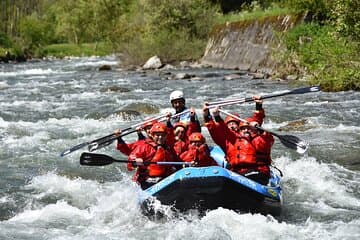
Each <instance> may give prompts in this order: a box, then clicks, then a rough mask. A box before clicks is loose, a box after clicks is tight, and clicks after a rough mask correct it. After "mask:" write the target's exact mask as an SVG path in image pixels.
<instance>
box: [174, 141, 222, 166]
mask: <svg viewBox="0 0 360 240" xmlns="http://www.w3.org/2000/svg"><path fill="white" fill-rule="evenodd" d="M180 158H181V159H182V160H183V161H184V162H195V164H196V166H197V167H207V166H216V165H217V163H216V162H215V160H214V159H213V158H212V157H211V156H210V151H209V148H208V146H207V145H206V144H203V145H201V146H200V147H197V146H193V145H189V147H188V150H187V151H185V152H184V153H182V154H181V155H180Z"/></svg>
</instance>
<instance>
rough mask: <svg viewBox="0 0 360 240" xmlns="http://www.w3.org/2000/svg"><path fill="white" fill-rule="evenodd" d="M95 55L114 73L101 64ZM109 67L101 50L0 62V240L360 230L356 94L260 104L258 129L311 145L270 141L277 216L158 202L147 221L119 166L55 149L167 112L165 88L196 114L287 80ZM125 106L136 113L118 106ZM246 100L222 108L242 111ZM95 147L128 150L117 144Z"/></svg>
mask: <svg viewBox="0 0 360 240" xmlns="http://www.w3.org/2000/svg"><path fill="white" fill-rule="evenodd" d="M104 64H107V65H110V66H112V70H111V71H99V70H98V68H99V66H101V65H104ZM117 64H118V62H117V60H116V58H115V57H111V56H109V57H104V58H97V57H93V58H71V59H64V60H49V61H36V62H35V61H34V62H27V63H20V64H2V65H0V102H1V105H0V142H1V145H0V172H1V175H0V176H1V177H0V239H4V240H5V239H23V240H25V239H36V240H40V239H56V240H60V239H61V240H67V239H69V240H70V239H71V240H74V239H81V240H86V239H91V240H93V239H101V240H105V239H190V238H191V239H221V240H223V239H242V240H246V239H289V240H290V239H291V240H294V239H316V240H328V239H339V240H340V239H341V240H344V239H349V240H350V239H354V240H355V239H360V157H359V156H360V120H359V119H360V93H359V92H353V91H348V92H338V93H325V92H316V93H308V94H302V95H288V96H283V97H277V98H271V99H267V100H265V101H264V108H265V111H266V119H265V122H264V125H263V127H264V128H265V129H269V130H271V131H274V132H277V133H279V134H291V135H296V136H298V137H300V138H302V139H304V140H306V141H308V142H309V144H310V147H309V150H308V152H307V153H306V154H305V155H299V154H298V153H296V152H295V151H293V150H291V149H288V148H286V147H284V146H283V145H282V144H281V143H280V141H279V140H276V142H275V145H274V147H273V152H272V157H273V162H274V165H275V166H277V167H278V168H279V169H281V170H282V172H283V173H284V177H283V179H282V187H283V190H284V192H283V198H284V203H283V212H282V214H281V216H280V217H277V218H274V217H272V216H270V215H268V216H264V215H261V214H250V213H242V214H240V213H236V212H234V211H230V210H227V209H222V208H219V209H216V210H213V211H209V212H207V213H206V214H205V216H199V215H198V214H197V213H196V212H193V213H187V214H181V215H180V216H175V215H174V214H173V213H172V212H171V211H166V210H167V208H166V207H164V206H159V207H162V208H164V210H165V211H166V212H167V217H166V218H165V219H162V220H151V219H148V218H146V217H144V216H143V215H142V213H141V211H140V207H139V204H138V195H139V191H140V190H139V188H138V187H137V186H136V185H135V184H134V183H133V182H132V181H131V176H132V174H133V173H132V172H127V170H126V167H125V166H124V165H123V164H115V163H114V164H112V165H108V166H104V167H88V166H80V164H79V156H80V154H81V152H82V150H79V151H76V152H73V153H72V154H69V155H67V156H65V157H60V153H61V152H62V151H64V150H65V149H67V148H70V147H72V146H74V145H76V144H79V143H82V142H85V141H89V140H93V139H95V138H98V137H101V136H105V135H108V134H110V133H112V132H113V131H114V130H115V129H116V128H127V127H129V126H130V125H133V124H135V123H138V122H140V121H142V120H143V119H144V118H145V117H148V116H156V115H159V113H164V112H166V111H171V110H172V108H171V107H170V104H169V101H168V97H169V94H170V92H171V91H173V90H175V89H181V90H183V91H184V92H185V94H186V99H187V105H188V106H193V107H195V108H196V111H197V112H198V115H199V118H200V120H201V121H202V116H201V107H202V105H203V103H204V102H205V101H216V100H222V99H226V98H242V97H249V96H252V95H262V94H269V93H273V92H275V91H280V90H286V89H292V88H294V87H293V86H289V85H288V84H287V83H284V82H275V81H269V80H264V79H257V80H255V79H251V77H250V76H249V75H247V74H246V73H241V77H240V78H238V79H233V80H224V76H227V75H229V74H232V73H234V71H230V70H220V69H211V68H207V69H177V70H168V72H171V73H173V74H174V73H188V74H192V75H195V76H197V77H196V78H193V79H192V80H166V77H167V76H169V75H167V74H166V73H161V74H160V73H159V72H148V73H144V72H137V71H125V70H119V69H116V66H117ZM143 105H144V106H146V107H145V110H143V109H142V108H141V106H143ZM134 106H135V110H136V111H138V112H140V113H141V114H140V115H136V114H132V113H133V112H131V111H127V112H126V113H125V114H117V113H118V112H119V111H121V110H124V109H127V110H133V108H134ZM139 106H140V107H139ZM254 106H255V104H253V103H245V104H240V105H234V106H230V107H227V108H226V110H229V111H231V112H238V113H240V114H241V116H242V117H247V116H250V115H252V111H253V110H254V108H255V107H254ZM149 109H150V110H151V111H150V110H149ZM203 133H204V134H205V136H206V137H207V141H208V142H209V143H210V144H211V142H212V141H211V139H210V137H209V135H208V132H207V131H206V129H205V128H203ZM125 140H126V141H129V142H131V141H134V140H136V134H133V135H128V136H126V137H125ZM83 150H84V151H85V150H86V149H83ZM98 152H100V153H104V154H108V155H111V156H113V157H116V158H117V159H125V156H123V155H121V154H120V153H119V152H117V151H116V150H115V144H113V145H110V146H108V147H106V148H104V149H101V150H99V151H98Z"/></svg>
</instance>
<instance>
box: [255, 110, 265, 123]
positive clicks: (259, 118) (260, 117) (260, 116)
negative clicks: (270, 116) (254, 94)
mask: <svg viewBox="0 0 360 240" xmlns="http://www.w3.org/2000/svg"><path fill="white" fill-rule="evenodd" d="M252 118H253V119H254V120H255V121H256V122H258V123H259V125H260V126H261V125H262V124H263V122H264V118H265V111H264V109H261V110H256V111H255V112H254V114H253V116H252Z"/></svg>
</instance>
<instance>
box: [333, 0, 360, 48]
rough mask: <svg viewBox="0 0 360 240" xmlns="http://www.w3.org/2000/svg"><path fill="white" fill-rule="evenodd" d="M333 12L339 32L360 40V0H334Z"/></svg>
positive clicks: (334, 23) (354, 39) (334, 22)
mask: <svg viewBox="0 0 360 240" xmlns="http://www.w3.org/2000/svg"><path fill="white" fill-rule="evenodd" d="M331 14H332V16H333V18H334V21H333V25H334V26H335V28H336V30H337V32H339V33H341V34H342V35H343V36H347V37H349V38H350V39H352V40H353V41H357V42H359V41H360V1H355V0H333V5H332V9H331Z"/></svg>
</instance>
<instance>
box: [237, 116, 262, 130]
mask: <svg viewBox="0 0 360 240" xmlns="http://www.w3.org/2000/svg"><path fill="white" fill-rule="evenodd" d="M244 120H245V121H246V122H240V126H239V127H240V128H241V127H246V126H250V123H252V122H256V123H257V124H259V123H258V122H257V121H256V120H255V119H254V118H245V119H244Z"/></svg>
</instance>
